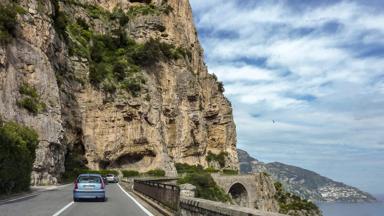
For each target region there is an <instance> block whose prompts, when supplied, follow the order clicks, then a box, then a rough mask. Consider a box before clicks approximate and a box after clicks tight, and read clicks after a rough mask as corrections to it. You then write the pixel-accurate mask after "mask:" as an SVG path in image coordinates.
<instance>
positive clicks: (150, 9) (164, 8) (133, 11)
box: [127, 4, 173, 18]
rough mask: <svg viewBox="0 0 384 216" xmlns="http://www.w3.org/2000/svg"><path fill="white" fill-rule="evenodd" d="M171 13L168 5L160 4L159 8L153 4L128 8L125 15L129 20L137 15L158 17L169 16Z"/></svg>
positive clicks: (171, 9)
mask: <svg viewBox="0 0 384 216" xmlns="http://www.w3.org/2000/svg"><path fill="white" fill-rule="evenodd" d="M172 12H173V8H172V7H171V6H170V5H168V4H162V5H161V6H156V5H153V4H142V5H136V6H133V7H130V8H129V9H128V12H127V15H128V16H129V17H131V18H134V17H136V16H139V15H154V16H159V15H161V14H166V15H169V14H170V13H172Z"/></svg>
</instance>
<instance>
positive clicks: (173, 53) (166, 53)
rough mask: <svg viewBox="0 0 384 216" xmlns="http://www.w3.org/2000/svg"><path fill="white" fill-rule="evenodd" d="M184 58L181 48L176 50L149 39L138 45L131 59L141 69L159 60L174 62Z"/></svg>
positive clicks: (172, 46)
mask: <svg viewBox="0 0 384 216" xmlns="http://www.w3.org/2000/svg"><path fill="white" fill-rule="evenodd" d="M183 56H184V51H183V49H182V48H176V47H175V46H174V45H172V44H168V43H165V42H160V40H158V39H153V38H151V39H150V40H149V41H147V42H146V43H145V44H143V45H139V46H138V47H137V49H136V52H134V53H133V55H132V59H133V60H134V63H135V64H136V65H140V66H143V67H146V66H151V65H154V64H156V63H157V62H159V61H161V60H172V59H173V60H176V59H179V58H181V57H183Z"/></svg>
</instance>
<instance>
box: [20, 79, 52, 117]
mask: <svg viewBox="0 0 384 216" xmlns="http://www.w3.org/2000/svg"><path fill="white" fill-rule="evenodd" d="M19 92H20V94H21V95H22V96H23V98H22V99H20V100H17V102H16V104H17V106H18V107H20V108H24V109H26V110H28V111H29V112H31V113H33V114H37V113H40V112H42V111H45V110H46V108H47V107H46V105H45V103H43V102H41V101H40V97H39V95H38V94H37V91H36V88H35V87H33V86H30V85H29V84H27V83H23V84H21V85H20V87H19Z"/></svg>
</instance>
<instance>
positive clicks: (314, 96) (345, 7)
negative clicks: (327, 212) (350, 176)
mask: <svg viewBox="0 0 384 216" xmlns="http://www.w3.org/2000/svg"><path fill="white" fill-rule="evenodd" d="M245 2H248V1H245ZM191 3H192V7H193V9H194V14H195V19H196V23H197V26H198V29H199V30H201V31H203V33H202V34H201V36H202V38H201V41H202V43H203V46H204V49H205V51H206V56H207V64H208V67H209V70H210V72H211V73H215V74H216V75H217V76H218V78H219V80H222V81H224V83H225V89H226V91H225V94H226V95H227V96H228V97H229V98H230V99H231V101H232V104H233V106H234V114H235V121H236V123H237V128H238V143H239V144H238V145H239V146H240V147H243V148H245V149H246V150H248V151H250V152H257V153H259V152H258V151H260V153H264V154H265V155H260V157H262V158H266V159H267V160H280V161H283V162H288V163H289V162H292V163H296V165H303V166H306V164H310V165H311V167H309V168H313V169H315V170H316V169H317V170H327V169H325V168H324V167H325V166H330V165H329V164H332V163H334V162H335V161H340V160H343V161H349V162H350V163H351V164H355V163H354V161H353V160H355V158H354V157H360V156H361V154H362V153H365V154H364V155H369V154H371V155H372V154H374V153H372V152H375V153H376V152H377V151H381V152H382V153H383V154H382V155H383V156H382V157H381V158H377V157H375V158H374V159H375V160H376V161H371V162H370V163H368V162H367V163H366V164H378V165H382V166H384V164H383V162H384V144H383V141H382V140H384V133H382V131H383V130H384V124H383V122H384V110H382V107H383V106H384V99H383V98H384V59H383V58H382V57H383V53H380V50H381V51H382V52H384V25H383V23H384V15H382V13H381V10H379V9H377V8H374V7H372V6H370V5H369V1H368V2H365V5H363V4H362V3H361V2H358V1H338V2H335V3H333V4H331V5H326V4H322V5H321V6H318V7H315V6H311V5H310V4H307V5H306V7H301V8H295V6H294V5H289V3H290V1H258V2H257V3H255V2H253V1H251V3H252V4H249V5H253V6H249V5H248V4H247V7H242V6H240V5H242V3H244V2H243V1H242V0H228V1H219V0H213V1H206V0H191ZM303 4H304V3H303ZM372 50H373V51H372ZM371 51H372V52H371ZM367 53H368V54H367ZM272 120H275V121H276V122H277V123H275V124H273V123H272ZM277 149H278V151H277ZM321 149H324V152H321ZM332 150H334V152H332ZM349 150H351V151H349ZM352 150H356V151H352ZM359 151H361V152H359ZM257 156H259V155H257ZM337 156H339V157H340V158H335V157H337ZM273 157H276V158H273ZM364 157H366V156H364ZM310 158H313V161H312V162H311V161H310ZM321 158H323V159H324V160H327V161H328V160H329V163H323V164H322V163H321V162H320V161H321ZM368 159H369V156H368ZM372 160H373V159H372ZM300 161H301V162H300ZM314 161H318V163H315V162H314ZM325 164H328V165H325ZM346 164H347V163H346ZM345 166H347V165H345ZM362 166H363V165H362ZM346 169H347V167H346ZM371 169H372V170H375V169H376V168H371ZM330 173H331V174H335V173H337V172H330ZM371 174H372V173H371ZM340 176H342V175H340ZM340 176H336V178H338V177H340ZM382 177H383V178H384V175H383V176H382ZM355 184H357V185H364V182H363V181H358V180H356V182H355ZM372 187H373V186H372ZM382 190H383V192H384V188H382Z"/></svg>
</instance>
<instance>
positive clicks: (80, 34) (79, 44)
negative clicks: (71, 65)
mask: <svg viewBox="0 0 384 216" xmlns="http://www.w3.org/2000/svg"><path fill="white" fill-rule="evenodd" d="M82 25H84V23H82V22H81V21H80V24H78V23H70V24H68V25H67V26H66V29H67V34H68V36H69V39H70V40H69V54H70V55H72V56H80V57H84V58H89V55H90V51H89V41H90V40H91V37H92V32H91V31H90V30H87V29H85V28H84V27H83V26H82Z"/></svg>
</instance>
